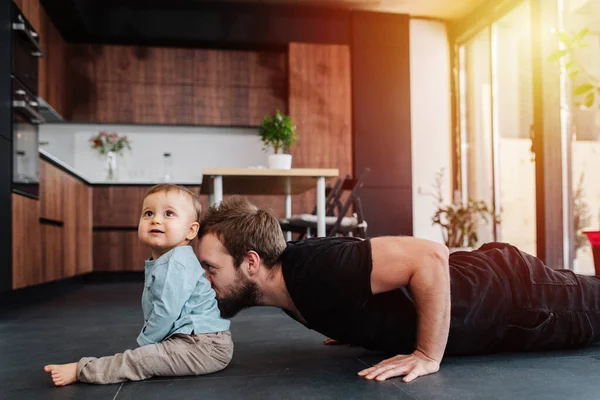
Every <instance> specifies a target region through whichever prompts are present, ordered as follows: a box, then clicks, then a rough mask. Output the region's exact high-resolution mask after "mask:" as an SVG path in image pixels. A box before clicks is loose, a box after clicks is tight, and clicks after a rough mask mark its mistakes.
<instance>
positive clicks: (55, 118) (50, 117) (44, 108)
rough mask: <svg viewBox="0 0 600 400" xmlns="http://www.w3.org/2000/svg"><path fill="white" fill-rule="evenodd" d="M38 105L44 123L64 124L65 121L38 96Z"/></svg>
mask: <svg viewBox="0 0 600 400" xmlns="http://www.w3.org/2000/svg"><path fill="white" fill-rule="evenodd" d="M38 103H39V105H40V109H39V111H40V114H42V117H44V120H45V122H46V123H53V122H65V119H64V118H63V117H62V115H60V114H59V113H58V112H57V111H56V110H55V109H54V108H52V106H51V105H50V104H48V102H47V101H46V100H44V99H42V98H41V97H39V96H38Z"/></svg>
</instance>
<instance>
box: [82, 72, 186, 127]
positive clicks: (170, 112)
mask: <svg viewBox="0 0 600 400" xmlns="http://www.w3.org/2000/svg"><path fill="white" fill-rule="evenodd" d="M92 101H93V102H94V103H95V117H94V120H95V121H100V122H113V123H118V122H121V123H139V124H142V123H157V124H192V123H193V121H194V119H193V118H194V117H193V109H192V108H193V89H192V87H191V86H190V85H162V84H154V85H147V84H143V83H132V82H111V81H98V82H97V83H96V97H95V98H94V99H92Z"/></svg>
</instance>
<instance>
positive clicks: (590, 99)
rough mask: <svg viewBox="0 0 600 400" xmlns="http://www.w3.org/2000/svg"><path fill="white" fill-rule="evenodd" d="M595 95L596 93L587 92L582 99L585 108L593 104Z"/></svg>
mask: <svg viewBox="0 0 600 400" xmlns="http://www.w3.org/2000/svg"><path fill="white" fill-rule="evenodd" d="M595 96H596V93H594V92H589V93H588V94H587V96H585V100H584V101H583V104H585V106H586V107H587V108H590V107H591V106H593V105H594V98H595Z"/></svg>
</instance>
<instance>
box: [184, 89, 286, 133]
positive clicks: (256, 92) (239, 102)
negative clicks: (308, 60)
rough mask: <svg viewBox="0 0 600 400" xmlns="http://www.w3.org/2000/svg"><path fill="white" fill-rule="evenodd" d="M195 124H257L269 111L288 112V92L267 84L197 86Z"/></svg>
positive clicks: (194, 104) (194, 101) (270, 112)
mask: <svg viewBox="0 0 600 400" xmlns="http://www.w3.org/2000/svg"><path fill="white" fill-rule="evenodd" d="M193 90H194V98H193V110H194V124H196V125H239V126H258V125H259V124H260V122H261V121H262V120H263V118H264V117H265V115H266V114H272V113H273V111H275V110H276V109H278V110H281V111H282V112H285V111H286V108H287V104H286V100H285V98H284V97H285V94H284V93H285V92H284V91H283V90H282V91H281V92H280V93H275V92H274V89H272V88H267V87H264V88H263V87H243V86H201V85H194V89H193Z"/></svg>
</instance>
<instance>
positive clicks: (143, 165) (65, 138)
mask: <svg viewBox="0 0 600 400" xmlns="http://www.w3.org/2000/svg"><path fill="white" fill-rule="evenodd" d="M100 131H107V132H117V133H118V134H119V135H127V137H128V138H129V140H130V142H131V148H132V149H131V150H125V152H124V153H123V155H122V156H118V157H117V164H118V168H117V181H118V182H123V183H127V182H131V183H154V182H158V181H161V180H162V177H163V174H164V162H163V153H171V158H172V168H171V171H172V175H173V181H175V182H181V183H200V182H201V180H202V168H244V167H250V166H259V165H260V166H265V165H266V164H267V153H265V152H264V150H263V145H262V143H261V141H260V138H259V136H258V134H257V128H230V127H178V126H168V127H167V126H154V125H106V124H70V123H69V124H45V125H41V126H40V138H39V140H40V148H41V149H44V150H45V151H47V152H48V153H50V154H51V155H53V156H54V157H56V158H58V159H59V160H61V161H62V162H64V163H65V164H67V165H69V166H71V167H72V168H73V169H74V170H76V171H77V172H78V173H80V174H81V175H82V176H83V177H84V178H85V179H87V180H88V181H89V182H92V183H99V182H104V181H105V179H106V172H105V169H104V166H105V158H104V156H101V155H100V154H99V153H98V151H97V150H94V149H92V148H91V147H90V141H89V139H90V137H92V136H93V135H96V134H97V133H98V132H100Z"/></svg>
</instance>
